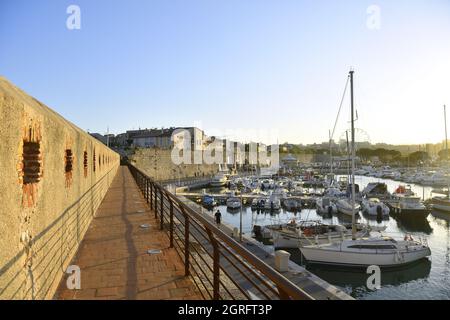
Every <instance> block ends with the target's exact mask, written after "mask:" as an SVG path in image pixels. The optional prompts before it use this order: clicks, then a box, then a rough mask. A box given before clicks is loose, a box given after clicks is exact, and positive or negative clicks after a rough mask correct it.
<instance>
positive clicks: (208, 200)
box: [202, 194, 217, 207]
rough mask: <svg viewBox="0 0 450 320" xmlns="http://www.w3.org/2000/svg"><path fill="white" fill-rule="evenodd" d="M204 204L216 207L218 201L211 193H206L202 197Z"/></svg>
mask: <svg viewBox="0 0 450 320" xmlns="http://www.w3.org/2000/svg"><path fill="white" fill-rule="evenodd" d="M202 204H203V205H204V206H205V207H215V206H217V201H216V200H215V199H214V197H213V196H211V195H209V194H204V195H203V197H202Z"/></svg>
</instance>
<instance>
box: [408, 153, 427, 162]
mask: <svg viewBox="0 0 450 320" xmlns="http://www.w3.org/2000/svg"><path fill="white" fill-rule="evenodd" d="M428 159H430V156H429V155H428V153H427V152H425V151H416V152H413V153H411V154H410V155H409V160H410V161H411V162H412V163H418V162H421V161H426V160H428Z"/></svg>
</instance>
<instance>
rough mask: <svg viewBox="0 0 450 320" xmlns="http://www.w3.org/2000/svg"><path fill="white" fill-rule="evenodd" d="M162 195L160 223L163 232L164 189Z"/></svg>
mask: <svg viewBox="0 0 450 320" xmlns="http://www.w3.org/2000/svg"><path fill="white" fill-rule="evenodd" d="M160 195H161V213H160V215H161V216H160V219H161V221H160V223H159V228H160V229H161V230H163V229H164V193H163V189H161V193H160Z"/></svg>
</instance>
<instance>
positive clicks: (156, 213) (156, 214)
mask: <svg viewBox="0 0 450 320" xmlns="http://www.w3.org/2000/svg"><path fill="white" fill-rule="evenodd" d="M154 193H155V210H154V211H155V219H158V192H157V188H156V186H155V192H154Z"/></svg>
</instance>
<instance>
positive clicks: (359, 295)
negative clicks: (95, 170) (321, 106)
mask: <svg viewBox="0 0 450 320" xmlns="http://www.w3.org/2000/svg"><path fill="white" fill-rule="evenodd" d="M355 182H356V183H357V184H359V186H360V190H362V189H363V188H364V187H365V186H366V185H367V184H368V183H369V182H384V183H386V184H387V186H388V190H389V192H393V191H394V190H395V189H396V188H397V187H398V185H400V184H403V185H404V184H405V183H402V182H398V181H393V180H386V179H378V178H373V177H365V176H357V177H356V178H355ZM411 189H412V190H413V191H414V192H415V193H416V194H417V195H418V196H420V197H424V199H425V200H426V199H428V198H430V197H431V196H434V194H432V193H431V191H432V188H431V187H422V186H419V185H414V184H411ZM197 191H198V192H199V193H200V192H202V190H197ZM225 191H226V190H225V189H222V190H218V189H214V190H208V189H206V192H214V193H219V192H225ZM217 209H218V210H220V211H221V213H222V219H223V221H224V222H226V223H228V224H231V225H233V226H236V227H239V225H240V212H241V211H240V210H235V211H230V210H228V209H227V207H226V206H225V205H220V206H218V207H216V208H215V209H214V210H217ZM205 210H206V209H205ZM292 218H296V219H301V220H316V221H321V222H323V223H326V224H338V223H343V222H345V223H348V222H351V218H350V217H347V216H342V215H340V214H337V215H333V216H328V217H325V216H323V217H322V216H320V215H318V214H317V213H316V210H315V209H303V210H302V211H301V212H298V213H293V212H288V211H286V210H284V209H282V210H281V211H279V212H277V213H270V212H259V211H255V210H252V209H251V208H250V205H249V204H247V205H246V206H243V208H242V225H243V228H242V229H243V232H244V234H245V235H247V236H250V235H251V233H252V229H253V226H254V225H260V226H264V225H269V224H274V223H286V222H288V221H290V220H291V219H292ZM358 222H363V223H367V224H369V225H371V226H378V227H386V230H385V231H384V232H383V233H384V234H386V235H390V236H392V237H394V238H396V239H402V238H403V237H404V236H405V234H411V235H412V236H413V237H414V238H419V237H422V238H425V239H426V240H427V242H428V245H429V247H430V249H431V253H432V255H431V257H429V259H424V260H421V261H419V262H417V263H415V264H412V265H409V266H406V267H401V268H396V269H392V270H391V269H387V270H381V288H380V289H379V290H370V289H368V288H367V285H366V282H367V279H368V277H369V276H370V275H369V274H366V272H365V270H360V269H345V268H339V267H331V266H310V265H306V267H307V269H308V270H309V271H311V272H312V273H314V274H316V275H317V276H318V277H320V278H322V279H323V280H325V281H327V282H329V283H331V284H333V285H335V286H337V287H339V288H340V289H342V290H343V291H345V292H346V293H348V294H349V295H351V296H352V297H354V298H356V299H383V300H385V299H406V300H410V299H450V288H449V287H448V283H450V213H444V212H439V211H432V212H431V213H430V214H429V215H428V216H427V217H426V218H417V217H414V218H411V217H407V218H405V217H401V218H399V217H396V218H393V217H389V218H387V219H385V220H383V221H381V222H380V221H376V220H371V219H370V220H369V219H368V218H367V217H365V216H363V215H362V214H361V213H360V217H359V218H358ZM288 251H289V252H290V253H291V259H292V260H293V261H295V262H296V263H298V264H302V265H304V261H303V260H302V258H301V254H300V251H299V250H298V249H288Z"/></svg>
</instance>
